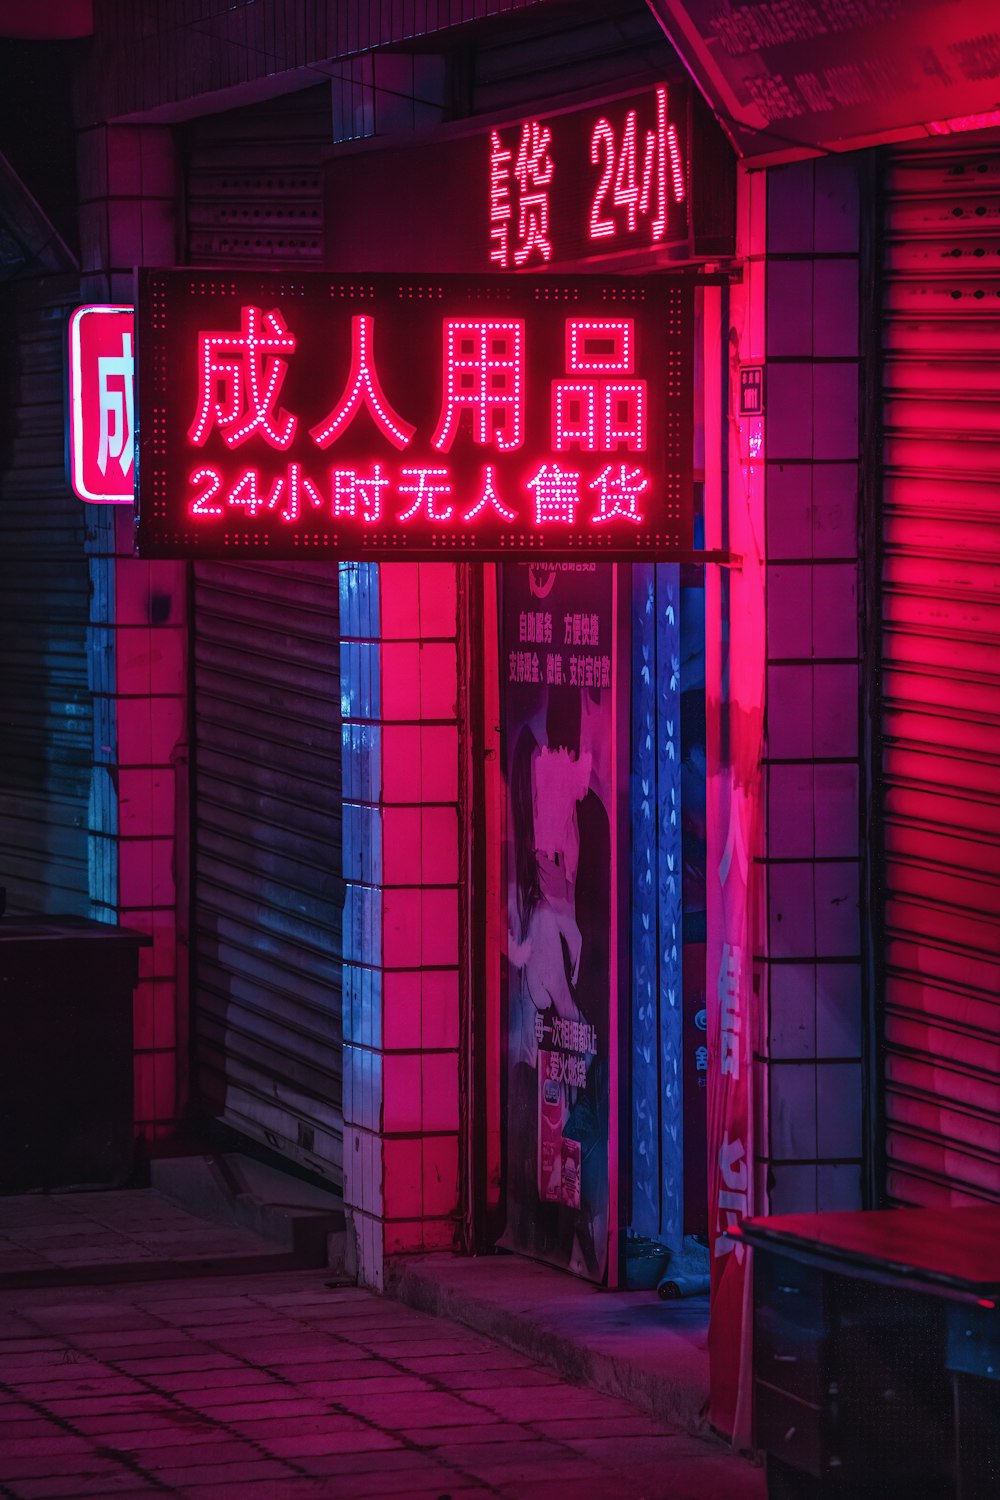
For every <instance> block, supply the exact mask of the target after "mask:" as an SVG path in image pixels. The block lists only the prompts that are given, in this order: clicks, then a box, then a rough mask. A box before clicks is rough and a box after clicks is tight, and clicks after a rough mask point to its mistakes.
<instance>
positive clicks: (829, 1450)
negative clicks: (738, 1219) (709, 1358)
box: [740, 1206, 1000, 1500]
mask: <svg viewBox="0 0 1000 1500" xmlns="http://www.w3.org/2000/svg"><path fill="white" fill-rule="evenodd" d="M932 1218H933V1220H934V1222H932ZM740 1233H741V1235H742V1237H743V1238H744V1239H745V1240H746V1241H747V1243H749V1244H750V1245H752V1246H753V1248H754V1435H755V1442H756V1444H757V1446H758V1447H760V1448H762V1449H763V1450H764V1452H765V1453H766V1455H767V1465H768V1488H769V1494H770V1495H771V1496H772V1497H780V1500H802V1497H837V1500H840V1497H843V1500H865V1497H878V1500H903V1497H905V1500H914V1497H915V1496H926V1497H928V1500H932V1497H933V1500H950V1497H953V1500H987V1497H989V1500H993V1497H995V1496H996V1495H998V1494H1000V1310H998V1308H997V1305H996V1303H997V1301H998V1300H1000V1251H998V1250H997V1249H995V1248H994V1247H995V1246H997V1244H998V1243H1000V1240H998V1236H1000V1209H994V1208H989V1207H985V1206H984V1207H983V1208H982V1209H980V1208H974V1209H955V1210H951V1211H948V1212H943V1213H937V1212H935V1213H934V1214H933V1216H931V1212H930V1211H929V1210H908V1209H899V1210H893V1211H889V1212H886V1213H882V1212H878V1213H874V1214H817V1215H795V1216H788V1217H785V1218H773V1219H756V1220H748V1221H746V1223H744V1224H743V1225H741V1226H740Z"/></svg>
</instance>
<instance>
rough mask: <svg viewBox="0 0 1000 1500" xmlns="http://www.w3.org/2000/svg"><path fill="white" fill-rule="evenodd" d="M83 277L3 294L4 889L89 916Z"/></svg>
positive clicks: (0, 603) (0, 664) (0, 749)
mask: <svg viewBox="0 0 1000 1500" xmlns="http://www.w3.org/2000/svg"><path fill="white" fill-rule="evenodd" d="M78 301H79V280H78V278H77V276H76V275H65V276H51V277H45V278H31V279H26V280H23V281H14V282H11V283H9V284H8V285H7V286H5V287H4V288H3V290H2V292H0V310H2V316H3V318H4V322H5V325H6V327H7V329H8V330H9V332H10V335H11V336H10V339H9V341H8V342H7V344H6V346H5V355H4V365H5V366H6V367H7V368H5V370H4V371H3V375H4V379H3V381H2V386H3V391H4V396H5V401H4V421H3V426H4V427H5V428H6V429H7V431H6V434H5V437H6V440H5V442H4V443H3V457H2V461H0V883H2V884H4V885H6V886H7V887H8V903H9V906H10V909H11V911H22V912H32V911H33V912H69V913H75V914H77V915H87V914H88V913H89V912H90V896H89V893H88V878H87V824H88V817H87V802H88V793H89V787H90V771H91V764H92V761H93V699H92V695H91V690H90V685H89V681H88V673H87V628H88V619H89V592H90V584H89V576H88V568H87V558H86V555H85V552H84V510H85V507H84V506H83V505H81V503H80V501H79V500H77V498H76V496H75V495H73V494H72V493H71V491H70V488H69V485H68V483H67V481H66V472H65V462H64V443H65V389H64V343H65V337H66V325H67V322H68V319H69V314H70V312H71V310H72V308H73V307H74V306H75V305H76V303H77V302H78Z"/></svg>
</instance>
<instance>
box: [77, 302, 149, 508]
mask: <svg viewBox="0 0 1000 1500" xmlns="http://www.w3.org/2000/svg"><path fill="white" fill-rule="evenodd" d="M132 340H133V316H132V309H131V307H122V306H110V305H102V304H93V305H90V306H87V307H78V308H77V309H76V311H75V312H74V313H73V315H72V317H71V318H70V320H69V414H70V420H69V463H70V482H71V484H72V486H73V490H74V492H75V493H76V494H77V495H78V496H79V497H80V499H81V500H87V501H91V502H93V503H95V504H99V505H131V504H132V501H133V498H134V493H135V468H134V416H135V413H134V408H133V380H132V375H133V343H132Z"/></svg>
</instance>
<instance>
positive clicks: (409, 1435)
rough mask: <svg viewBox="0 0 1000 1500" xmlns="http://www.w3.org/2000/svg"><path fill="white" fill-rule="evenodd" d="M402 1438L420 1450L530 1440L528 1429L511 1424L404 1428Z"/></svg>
mask: <svg viewBox="0 0 1000 1500" xmlns="http://www.w3.org/2000/svg"><path fill="white" fill-rule="evenodd" d="M402 1436H403V1437H404V1438H405V1439H406V1441H407V1442H408V1443H415V1444H416V1445H417V1447H418V1448H448V1447H450V1446H451V1445H453V1444H455V1443H509V1442H512V1441H514V1440H515V1439H519V1438H524V1439H527V1438H530V1437H531V1433H530V1432H529V1431H528V1429H527V1428H526V1427H512V1426H511V1425H510V1423H509V1422H493V1423H489V1422H487V1423H483V1424H480V1423H465V1424H462V1425H461V1426H458V1427H404V1428H403V1429H402Z"/></svg>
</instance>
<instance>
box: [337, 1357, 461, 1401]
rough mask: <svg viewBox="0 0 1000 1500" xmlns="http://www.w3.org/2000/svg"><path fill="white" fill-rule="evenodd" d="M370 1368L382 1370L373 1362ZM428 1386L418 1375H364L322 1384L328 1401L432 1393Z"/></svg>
mask: <svg viewBox="0 0 1000 1500" xmlns="http://www.w3.org/2000/svg"><path fill="white" fill-rule="evenodd" d="M372 1368H373V1369H374V1370H378V1369H381V1368H383V1367H382V1366H380V1365H378V1364H377V1363H376V1362H375V1361H374V1360H373V1361H372ZM433 1389H434V1387H433V1386H431V1385H429V1384H428V1383H427V1381H426V1380H424V1379H423V1378H422V1376H420V1375H374V1374H373V1375H366V1376H365V1377H364V1378H363V1379H355V1380H326V1381H324V1382H323V1391H324V1394H325V1396H326V1398H327V1399H328V1400H329V1401H342V1400H344V1398H345V1397H347V1398H349V1397H351V1396H355V1395H359V1394H360V1395H365V1396H403V1395H409V1394H411V1393H414V1392H417V1391H432V1390H433Z"/></svg>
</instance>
